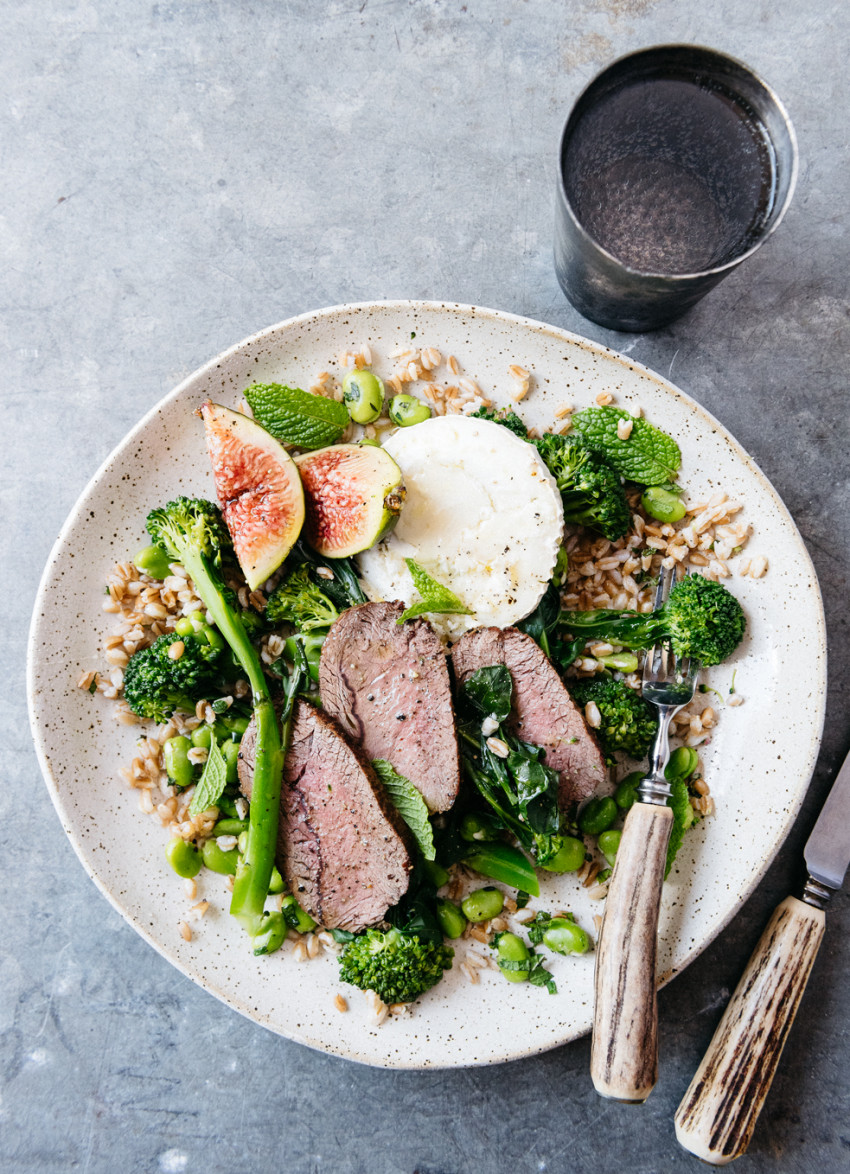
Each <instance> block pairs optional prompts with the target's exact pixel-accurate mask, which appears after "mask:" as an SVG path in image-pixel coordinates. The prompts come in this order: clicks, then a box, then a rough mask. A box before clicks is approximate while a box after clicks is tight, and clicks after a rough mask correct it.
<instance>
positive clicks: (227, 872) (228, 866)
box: [201, 840, 262, 925]
mask: <svg viewBox="0 0 850 1174" xmlns="http://www.w3.org/2000/svg"><path fill="white" fill-rule="evenodd" d="M201 855H202V856H203V858H204V867H205V868H208V869H209V870H210V872H220V873H222V875H224V876H236V869H237V867H238V866H239V853H238V852H237V851H236V849H235V848H231V849H230V851H228V852H224V851H222V849H221V848H219V846H218V844H217V843H216V842H215V840H204V842H203V845H202V847H201ZM260 917H262V914H260ZM257 924H258V925H259V919H258V921H257Z"/></svg>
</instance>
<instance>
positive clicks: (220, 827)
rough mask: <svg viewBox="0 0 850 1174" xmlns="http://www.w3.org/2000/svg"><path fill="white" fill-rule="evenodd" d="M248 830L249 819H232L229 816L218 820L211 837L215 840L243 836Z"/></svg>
mask: <svg viewBox="0 0 850 1174" xmlns="http://www.w3.org/2000/svg"><path fill="white" fill-rule="evenodd" d="M247 830H248V821H247V819H231V818H230V817H229V816H225V818H224V819H220V820H218V822H217V823H216V825H215V827H214V828H213V830H212V833H211V835H212V836H213V838H215V837H217V836H241V835H242V833H243V832H246V831H247Z"/></svg>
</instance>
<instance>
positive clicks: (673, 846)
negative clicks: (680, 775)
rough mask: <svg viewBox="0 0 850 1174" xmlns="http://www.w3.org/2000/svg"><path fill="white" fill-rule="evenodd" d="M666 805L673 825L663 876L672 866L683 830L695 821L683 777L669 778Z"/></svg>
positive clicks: (683, 834) (682, 837) (680, 844)
mask: <svg viewBox="0 0 850 1174" xmlns="http://www.w3.org/2000/svg"><path fill="white" fill-rule="evenodd" d="M667 806H668V807H672V808H673V827H672V828H671V829H670V842H669V843H668V845H667V867H666V868H665V870H664V875H665V876H667V874H668V873H669V871H670V869H671V868H672V867H673V861H674V860H675V859H676V853H677V852H678V851H679V849H680V848H681V846H682V841H683V840H684V838H685V832H686V831H687V830H688V828H689V827H691V825H692V824H694V823H695V822H696V815H695V814H694V809H693V807H691V797H690V794H689V792H688V784H687V783H686V782H685V780H684V779H671V780H670V798H669V799H668V800H667Z"/></svg>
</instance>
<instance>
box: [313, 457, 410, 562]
mask: <svg viewBox="0 0 850 1174" xmlns="http://www.w3.org/2000/svg"><path fill="white" fill-rule="evenodd" d="M295 461H296V464H297V465H298V471H299V473H300V474H301V481H302V483H303V485H304V496H305V503H306V508H307V520H306V522H305V524H304V533H305V536H306V539H307V542H308V543H309V545H310V546H312V548H313V549H314V550H315V551H317V552H318V553H319V554H320V555H322V556H323V557H324V558H348V557H349V555H352V554H357V553H359V551H361V550H368V548H369V547H370V546H374V545H375V543H376V542H378V541H379V540H380V539H381V538H383V537H385V536H386V535H387V534H389V532H390V530H392V528H393V526H394V525H395V524H396V522H397V521H398V516H399V514H400V513H401V507H402V504H403V502H404V482H403V480H402V475H401V469H400V468H399V467H398V465H397V464H396V463H395V461H394V460H393V459H392V457H391V456H390V455H389V453H387V452H385V451H384V450H383V449H382V448H377V447H374V446H372V445H357V444H332V445H331V446H330V447H329V448H320V449H317V450H316V451H315V452H307V453H302V454H301V456H298V457H296V458H295Z"/></svg>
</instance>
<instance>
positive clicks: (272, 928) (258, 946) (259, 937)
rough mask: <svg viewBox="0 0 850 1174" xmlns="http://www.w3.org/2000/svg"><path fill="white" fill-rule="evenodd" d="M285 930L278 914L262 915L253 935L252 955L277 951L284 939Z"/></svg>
mask: <svg viewBox="0 0 850 1174" xmlns="http://www.w3.org/2000/svg"><path fill="white" fill-rule="evenodd" d="M286 930H287V925H286V922H285V921H284V919H283V917H282V916H281V914H280V913H269V912H266V913H264V914H263V916H262V917H261V918H260V926H259V929H258V930H257V932H256V933H255V934H254V942H253V945H254V955H255V956H259V955H262V954H273V953H274V952H275V950H279V949H280V947H281V946H282V945H283V943H284V940H285V938H286Z"/></svg>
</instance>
